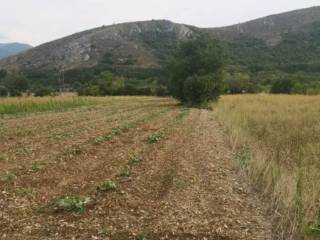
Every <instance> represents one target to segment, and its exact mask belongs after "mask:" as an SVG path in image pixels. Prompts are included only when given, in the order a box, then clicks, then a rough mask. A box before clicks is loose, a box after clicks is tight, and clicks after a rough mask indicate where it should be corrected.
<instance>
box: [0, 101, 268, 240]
mask: <svg viewBox="0 0 320 240" xmlns="http://www.w3.org/2000/svg"><path fill="white" fill-rule="evenodd" d="M159 101H163V102H162V103H163V107H162V110H161V107H160V109H159V106H161V102H160V103H159V102H156V101H155V102H154V107H152V106H151V107H150V106H149V105H148V107H147V106H145V108H146V111H145V113H144V114H142V113H141V111H140V109H139V111H138V112H136V113H138V115H139V116H140V117H139V116H135V117H133V116H131V117H130V116H127V115H128V114H126V115H125V118H124V119H123V118H119V120H117V122H116V123H114V122H113V121H110V122H108V121H104V120H99V121H98V123H99V124H105V125H106V126H104V128H102V127H101V126H100V127H99V129H101V128H102V129H112V128H113V127H117V126H119V125H121V123H126V122H130V121H134V124H131V125H130V126H131V127H130V128H128V129H126V130H125V131H122V132H120V133H118V134H116V135H115V136H114V137H113V138H112V139H110V140H108V141H104V142H102V143H101V144H99V145H94V144H91V142H90V141H87V142H86V143H82V142H83V141H80V142H81V152H80V153H78V154H73V155H72V156H68V157H65V158H63V159H62V160H61V161H56V162H52V163H50V165H48V166H46V167H45V168H43V169H39V170H37V171H27V170H26V169H25V168H22V169H19V167H18V161H17V160H19V158H18V157H17V158H18V159H17V158H15V160H14V164H17V166H15V167H14V166H12V165H14V164H13V163H12V164H3V165H2V166H3V167H4V168H3V169H1V172H0V174H2V175H0V176H2V178H1V180H0V238H1V239H10V240H11V239H115V240H118V239H119V240H121V239H123V240H124V239H137V240H138V239H141V240H142V239H145V240H147V239H150V240H151V239H155V240H156V239H203V240H204V239H208V240H209V239H234V240H237V239H239V240H242V239H243V240H245V239H248V240H250V239H261V240H262V239H271V223H270V221H269V219H268V217H267V216H266V215H265V210H264V206H263V204H262V202H261V201H260V200H259V199H258V197H257V195H256V194H255V193H254V192H253V191H252V190H251V189H250V187H249V186H248V185H247V184H246V182H245V180H244V179H243V178H242V177H241V174H240V172H239V168H238V165H237V163H236V162H235V161H234V160H233V154H232V152H231V150H230V149H229V147H228V145H227V144H226V141H225V135H224V133H223V131H222V130H221V129H220V127H219V125H218V124H217V123H216V121H215V120H214V114H215V113H214V112H212V111H206V110H197V109H190V110H185V109H182V108H180V107H179V106H177V105H176V103H175V102H174V101H171V102H170V100H168V99H162V100H159ZM122 104H123V103H122ZM105 108H106V111H107V112H110V109H109V107H108V106H105ZM142 108H143V106H142ZM126 111H127V110H126ZM133 113H135V111H133V112H132V114H133ZM57 114H58V113H57ZM81 114H83V112H82V113H81ZM50 115H52V113H50ZM59 115H61V113H59ZM129 115H130V114H129ZM98 116H101V117H102V116H103V117H102V118H103V119H104V115H103V114H101V109H99V115H98ZM41 119H45V118H44V117H41ZM72 119H76V118H75V116H72ZM85 119H87V118H85ZM91 119H92V120H91V121H93V118H91ZM3 121H4V120H3ZM17 121H22V120H21V118H19V119H17ZM29 121H30V120H29ZM121 121H122V122H121ZM89 122H90V121H89ZM131 123H132V122H131ZM10 124H14V119H10ZM41 124H46V121H43V120H41V121H39V125H40V127H43V126H42V125H41ZM78 124H80V126H81V127H85V122H83V121H80V122H78V121H76V123H74V124H72V126H73V127H74V128H76V127H77V126H78ZM113 125H114V126H113ZM99 129H97V130H96V131H94V130H92V131H91V132H92V134H93V135H92V137H95V136H96V135H99V134H101V133H100V131H101V130H99ZM159 132H161V133H162V137H161V138H160V139H159V141H157V142H155V143H153V144H151V143H150V141H148V138H149V137H150V136H151V135H154V134H155V133H159ZM98 133H99V134H98ZM83 136H84V137H85V139H88V138H89V137H88V135H86V134H85V135H83ZM81 137H82V133H79V134H78V135H76V136H75V138H81ZM43 138H44V135H43V134H41V138H39V139H43ZM89 139H90V138H89ZM70 141H71V143H70V145H72V146H73V145H74V142H75V139H74V138H73V139H71V140H70ZM0 144H1V142H0ZM46 144H48V146H50V145H49V143H47V141H45V142H44V146H42V149H44V148H45V146H46ZM65 144H66V145H68V144H69V143H68V141H66V142H65ZM48 151H49V152H50V149H48ZM54 154H55V155H56V154H57V153H56V150H55V153H54ZM133 154H135V155H136V156H139V157H140V158H141V159H142V161H141V162H136V163H135V164H131V165H130V164H129V163H128V161H129V159H130V156H132V155H133ZM49 157H50V156H48V158H49ZM29 161H31V160H28V162H29ZM6 166H10V169H14V170H15V173H14V175H13V177H12V178H8V169H5V167H6ZM125 167H130V174H128V176H120V175H119V173H121V171H122V169H123V168H125ZM6 174H7V175H6ZM110 180H111V181H114V182H115V183H116V185H117V189H116V190H115V191H98V190H97V189H96V186H97V184H100V183H103V182H106V181H110ZM61 196H80V197H90V199H91V202H90V203H89V205H88V206H87V207H86V211H85V212H84V213H78V212H68V211H64V210H57V209H56V208H54V207H53V206H52V204H51V203H52V202H54V201H55V199H57V198H58V197H61Z"/></svg>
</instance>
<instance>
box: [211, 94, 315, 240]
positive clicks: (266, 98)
mask: <svg viewBox="0 0 320 240" xmlns="http://www.w3.org/2000/svg"><path fill="white" fill-rule="evenodd" d="M216 111H217V116H218V118H219V120H220V121H221V122H222V123H223V124H224V125H225V126H226V127H227V129H228V130H229V132H230V136H231V142H232V143H233V147H234V148H235V151H237V152H238V153H239V151H243V149H248V150H247V151H248V153H247V155H248V156H249V157H248V159H247V160H248V162H247V163H246V164H245V166H244V167H245V168H246V169H247V171H248V173H249V175H250V177H251V178H252V179H253V180H254V181H255V183H257V184H259V185H260V187H263V189H264V193H269V194H271V196H272V200H273V201H272V202H273V206H274V207H275V209H273V210H275V215H277V216H278V217H277V220H278V221H277V227H278V228H277V234H278V236H279V238H280V234H281V233H282V234H288V233H289V234H290V236H288V235H286V237H284V239H291V238H294V237H297V236H299V235H300V234H302V235H303V237H305V238H306V239H307V238H310V239H313V237H315V238H316V237H319V236H320V235H319V233H320V229H319V228H320V206H319V204H320V96H286V95H278V96H275V95H264V94H261V95H238V96H224V97H222V99H221V100H220V102H219V103H218V104H217V106H216ZM243 146H249V147H248V148H244V147H243ZM242 155H243V154H242ZM242 160H243V159H242ZM298 238H299V239H301V235H300V236H299V237H298Z"/></svg>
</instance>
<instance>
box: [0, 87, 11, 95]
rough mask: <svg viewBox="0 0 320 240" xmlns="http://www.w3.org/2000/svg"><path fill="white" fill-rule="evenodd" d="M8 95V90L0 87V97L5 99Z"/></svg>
mask: <svg viewBox="0 0 320 240" xmlns="http://www.w3.org/2000/svg"><path fill="white" fill-rule="evenodd" d="M8 93H9V92H8V89H7V88H6V87H5V86H1V85H0V97H7V96H8Z"/></svg>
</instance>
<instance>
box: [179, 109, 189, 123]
mask: <svg viewBox="0 0 320 240" xmlns="http://www.w3.org/2000/svg"><path fill="white" fill-rule="evenodd" d="M189 113H190V108H186V107H184V108H181V111H180V113H179V114H178V116H177V117H176V119H177V120H182V119H183V118H185V117H186V116H188V115H189Z"/></svg>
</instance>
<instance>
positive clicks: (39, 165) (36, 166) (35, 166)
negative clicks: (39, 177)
mask: <svg viewBox="0 0 320 240" xmlns="http://www.w3.org/2000/svg"><path fill="white" fill-rule="evenodd" d="M46 166H47V164H45V163H33V164H32V165H31V169H32V170H33V171H37V170H41V169H43V168H45V167H46Z"/></svg>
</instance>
